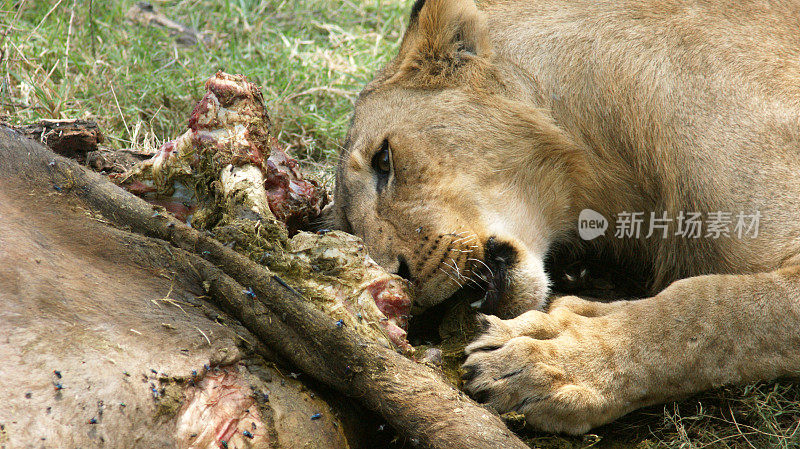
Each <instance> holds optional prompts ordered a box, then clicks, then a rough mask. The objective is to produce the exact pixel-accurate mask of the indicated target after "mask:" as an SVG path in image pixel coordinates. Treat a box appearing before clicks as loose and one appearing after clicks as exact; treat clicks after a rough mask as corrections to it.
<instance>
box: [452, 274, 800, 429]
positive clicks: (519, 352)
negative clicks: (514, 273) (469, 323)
mask: <svg viewBox="0 0 800 449" xmlns="http://www.w3.org/2000/svg"><path fill="white" fill-rule="evenodd" d="M483 322H484V325H485V328H486V330H485V333H484V334H483V335H482V336H481V337H479V338H478V339H477V340H476V341H475V342H474V343H472V344H471V345H470V346H468V347H467V349H466V352H467V354H468V358H467V361H466V363H465V364H464V379H465V386H466V388H467V390H468V391H469V392H470V393H472V394H473V395H474V397H475V398H476V399H478V400H479V401H483V402H487V403H488V404H490V405H492V406H493V407H495V408H496V409H497V410H498V411H500V412H508V411H517V412H519V413H523V414H525V416H526V418H527V420H528V422H529V423H531V424H532V425H533V426H534V427H537V428H539V429H542V430H547V431H553V432H567V433H584V432H586V431H588V430H589V429H591V428H593V427H596V426H598V425H601V424H604V423H607V422H610V421H613V420H614V419H616V418H618V417H620V416H622V415H624V414H626V413H628V412H630V411H632V410H634V409H636V408H639V407H643V406H646V405H650V404H655V403H659V402H663V401H666V400H670V399H675V398H679V397H682V396H686V395H688V394H691V393H694V392H698V391H701V390H705V389H708V388H712V387H716V386H720V385H725V384H730V383H740V382H748V381H755V380H767V379H773V378H776V377H779V376H789V375H798V374H800V267H790V268H785V269H781V270H777V271H774V272H771V273H763V274H757V275H741V276H733V275H714V276H700V277H696V278H691V279H685V280H681V281H678V282H675V283H674V284H672V285H671V286H670V287H669V288H667V289H665V290H664V291H663V292H661V293H659V294H658V295H656V296H654V297H652V298H647V299H642V300H638V301H621V302H615V303H611V304H602V303H594V302H588V301H584V300H581V299H579V298H576V297H565V298H561V299H559V300H557V301H555V302H554V303H553V305H552V306H551V308H550V311H549V312H548V313H543V312H538V311H531V312H526V313H525V314H523V315H521V316H519V317H517V318H514V319H511V320H500V319H498V318H495V317H484V318H483Z"/></svg>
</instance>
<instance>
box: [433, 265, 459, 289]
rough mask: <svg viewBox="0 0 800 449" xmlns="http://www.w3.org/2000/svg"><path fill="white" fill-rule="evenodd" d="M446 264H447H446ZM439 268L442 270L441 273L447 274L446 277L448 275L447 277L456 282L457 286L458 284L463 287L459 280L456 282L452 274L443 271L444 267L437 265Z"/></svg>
mask: <svg viewBox="0 0 800 449" xmlns="http://www.w3.org/2000/svg"><path fill="white" fill-rule="evenodd" d="M448 266H449V265H448ZM439 270H441V271H442V273H444V274H446V275H447V277H449V278H450V280H452V281H453V282H455V283H456V284H458V286H459V287H464V285H463V284H462V283H461V282H458V281H457V280H456V279H455V278H453V276H451V275H450V273H448V272H447V271H445V269H444V268H442V267H439Z"/></svg>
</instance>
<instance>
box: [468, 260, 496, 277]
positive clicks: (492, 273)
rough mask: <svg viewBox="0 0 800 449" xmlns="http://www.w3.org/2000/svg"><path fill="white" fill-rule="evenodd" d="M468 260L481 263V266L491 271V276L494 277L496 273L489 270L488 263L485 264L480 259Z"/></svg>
mask: <svg viewBox="0 0 800 449" xmlns="http://www.w3.org/2000/svg"><path fill="white" fill-rule="evenodd" d="M467 260H468V261H470V260H471V261H475V262H479V263H480V264H481V265H483V266H484V267H486V269H487V270H489V274H491V275H492V277H494V271H492V269H491V268H489V265H486V262H484V261H482V260H480V259H473V258H469V259H467Z"/></svg>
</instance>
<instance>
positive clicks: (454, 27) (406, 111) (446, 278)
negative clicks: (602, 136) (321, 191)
mask: <svg viewBox="0 0 800 449" xmlns="http://www.w3.org/2000/svg"><path fill="white" fill-rule="evenodd" d="M495 50H496V49H494V48H493V43H492V38H491V36H490V34H489V32H488V30H487V25H486V22H485V19H484V17H483V15H482V13H481V12H480V11H479V10H478V9H477V8H476V7H475V5H474V4H473V3H472V0H427V1H424V0H418V1H417V3H416V4H415V5H414V8H413V10H412V13H411V20H410V23H409V26H408V29H407V31H406V33H405V35H404V37H403V41H402V43H401V47H400V50H399V53H398V55H397V57H396V58H395V59H394V60H393V61H392V62H391V63H389V64H388V65H387V66H386V67H385V68H384V69H383V70H382V71H381V72H379V73H378V75H377V76H376V78H375V79H374V80H373V81H372V82H371V83H370V84H369V85H368V86H367V87H366V88H365V89H364V90H363V91H362V93H361V95H360V97H359V99H358V102H357V104H356V107H355V113H354V116H353V119H352V123H351V127H350V130H349V133H348V136H347V140H346V143H345V146H344V150H343V152H342V154H341V156H340V160H339V165H338V169H337V176H336V190H335V200H334V205H335V206H334V211H333V213H334V215H335V220H336V222H337V225H338V227H340V228H342V229H344V230H347V231H349V232H352V233H354V234H356V235H359V236H361V237H362V238H363V239H364V242H365V244H366V246H367V249H368V251H369V253H370V255H371V256H372V257H373V258H374V259H375V260H376V261H377V262H378V263H380V264H381V265H383V266H384V267H386V268H387V269H389V270H391V271H394V272H396V273H398V274H400V275H402V276H404V277H406V278H407V279H409V280H410V281H412V282H413V284H414V285H415V286H416V289H417V295H416V296H417V301H416V304H415V311H419V310H422V309H424V308H427V307H430V306H432V305H434V304H436V303H438V302H441V301H442V300H444V299H446V298H447V297H449V296H451V295H452V294H453V293H454V292H455V291H456V290H457V289H458V288H460V287H461V286H464V285H473V286H477V287H480V288H485V289H486V292H487V293H486V297H485V300H484V308H485V309H489V310H490V311H492V309H495V308H499V311H500V313H501V314H502V315H514V314H517V313H519V312H521V311H523V310H527V309H530V308H536V307H541V306H542V305H543V303H544V300H545V298H546V296H547V293H548V279H547V276H546V274H545V271H544V266H543V258H544V255H545V253H546V251H547V249H548V247H549V245H550V243H551V242H552V241H553V240H554V239H555V238H556V237H557V235H556V234H557V232H558V230H559V229H563V228H564V226H563V223H564V222H565V221H566V220H567V217H568V216H569V214H570V208H571V204H572V202H571V198H572V196H573V194H574V191H575V188H574V186H573V182H572V181H571V179H573V178H574V176H573V175H574V172H575V171H576V170H577V164H576V162H575V159H576V158H575V157H574V153H575V152H574V150H573V147H574V146H573V145H572V144H571V143H570V141H569V139H568V138H567V137H566V136H565V135H564V134H563V133H562V132H561V131H560V130H559V128H557V127H556V126H555V125H554V124H553V121H552V119H551V118H550V116H549V114H547V113H546V112H545V111H544V110H542V109H537V108H535V107H532V106H530V104H531V103H530V102H529V101H525V102H523V101H521V100H523V97H524V99H525V100H530V99H531V98H528V97H532V96H533V94H532V93H531V91H530V89H529V88H527V87H525V86H526V82H527V81H526V80H524V76H523V75H521V71H519V70H517V69H516V68H515V66H514V64H512V63H510V62H509V61H507V60H505V59H504V58H503V57H502V56H499V55H498V52H496V51H495Z"/></svg>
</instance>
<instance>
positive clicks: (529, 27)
mask: <svg viewBox="0 0 800 449" xmlns="http://www.w3.org/2000/svg"><path fill="white" fill-rule="evenodd" d="M798 41H800V4H798V3H796V2H781V1H743V2H702V1H685V2H681V1H622V2H596V1H568V2H564V1H546V0H542V1H487V2H481V8H480V9H478V8H476V7H475V6H474V5H473V4H472V2H471V1H470V0H428V1H427V2H426V3H425V4H424V5H423V6H422V8H421V10H420V11H419V15H418V17H416V18H415V20H413V21H412V22H411V23H410V25H409V28H408V30H407V32H406V34H405V36H404V38H403V42H402V44H401V49H400V51H399V54H398V56H397V58H396V59H395V60H394V61H392V62H391V63H390V64H389V65H387V67H386V68H384V70H383V71H381V72H380V73H379V74H378V75H377V76H376V78H375V79H374V80H373V82H371V83H370V84H369V85H368V86H367V87H366V88H365V89H364V91H363V92H362V94H361V96H360V98H359V101H358V103H357V105H356V109H355V114H354V117H353V122H352V126H351V129H350V132H349V134H348V140H347V144H346V149H345V151H344V152H343V154H342V157H341V160H340V165H339V169H338V172H337V186H336V201H335V204H336V206H335V208H334V213H335V216H336V217H337V220H338V221H339V225H340V226H342V227H344V228H346V229H349V230H351V231H352V232H355V233H357V234H358V235H361V236H362V237H363V238H364V240H365V242H366V244H367V246H368V248H369V250H370V253H371V254H372V255H373V257H375V258H376V260H377V261H378V262H379V263H382V264H384V265H385V266H387V267H389V268H394V269H397V268H398V267H399V265H400V260H401V257H400V256H402V259H404V260H406V261H407V262H408V266H409V268H410V275H411V277H412V278H413V279H414V280H415V282H416V283H417V287H418V291H419V294H420V295H419V304H418V307H419V308H424V307H427V306H430V305H432V304H435V303H436V302H439V301H441V300H443V299H444V298H446V297H448V296H449V295H451V294H452V293H453V292H454V291H455V290H456V289H457V288H458V287H459V286H460V285H461V284H464V283H468V282H471V281H475V280H476V278H478V277H480V276H482V275H484V274H485V273H483V272H482V270H485V268H483V265H482V264H483V261H482V258H483V256H484V254H483V252H484V245H485V243H486V241H487V239H488V238H489V237H496V238H499V239H501V240H503V241H505V242H508V243H509V244H511V245H512V246H513V247H514V248H515V249H516V250H517V252H518V254H519V263H518V264H517V265H516V266H515V267H514V268H513V269H512V271H511V273H510V276H509V288H508V294H507V295H505V297H504V300H503V303H502V304H501V306H502V309H501V310H502V311H503V313H505V315H507V316H511V315H516V314H519V313H521V312H523V311H525V310H529V309H537V308H539V309H540V308H542V307H543V306H544V304H546V299H547V296H548V294H549V288H548V285H549V280H548V279H547V276H546V274H545V272H544V267H543V260H544V257H545V255H546V254H547V252H548V250H550V249H551V248H552V247H553V246H554V245H556V244H569V243H570V242H579V240H578V237H577V234H576V223H577V217H578V213H579V212H580V211H581V210H583V209H585V208H591V209H593V210H595V211H598V212H600V213H602V214H603V215H605V216H606V217H614V216H616V215H617V214H619V213H620V212H623V211H627V212H633V211H643V212H645V213H646V214H649V212H655V213H657V214H660V213H662V212H667V213H668V214H669V216H671V217H673V218H674V217H676V216H677V215H678V213H679V212H681V211H684V212H694V211H699V212H703V213H704V216H705V214H707V213H709V212H713V211H728V212H731V213H733V214H734V215H735V214H736V213H738V212H744V213H748V214H749V213H754V212H756V211H758V212H760V214H761V218H760V222H759V233H758V236H757V237H756V238H747V237H746V238H736V237H731V238H718V239H712V238H705V237H701V238H697V239H692V238H684V237H680V236H675V235H669V236H668V237H667V238H665V239H662V238H649V239H648V238H639V239H617V238H614V237H613V236H607V237H606V238H600V239H598V240H595V241H593V242H592V243H591V244H592V245H594V246H597V247H602V248H604V249H605V250H608V251H609V252H611V253H613V254H615V255H616V256H617V257H619V258H622V259H626V260H629V261H631V262H633V263H638V264H642V265H646V266H647V267H649V268H650V270H651V271H652V273H653V276H652V279H651V280H650V281H651V282H650V285H651V288H652V294H653V297H651V298H647V299H642V300H639V301H630V302H621V303H613V304H610V305H603V304H593V303H588V302H585V301H582V300H579V299H577V298H565V299H561V300H558V301H556V302H555V303H554V304H553V305H552V307H551V308H550V311H549V312H548V313H547V314H544V313H542V312H538V311H532V312H527V313H525V314H523V315H521V316H519V317H518V318H515V319H512V320H508V321H502V320H499V319H494V318H492V319H490V320H489V321H487V326H488V330H487V333H486V334H485V335H484V336H482V337H481V338H480V339H479V340H478V341H477V342H476V343H475V344H474V345H472V346H471V347H470V348H469V349H468V353H469V354H470V355H469V358H468V360H467V363H466V365H465V366H466V367H467V369H468V372H470V380H469V382H468V383H467V388H468V389H469V390H470V391H471V392H473V393H474V394H476V396H478V397H480V398H482V399H485V400H486V401H487V402H489V403H490V404H492V405H494V406H495V407H497V408H498V409H499V410H500V411H508V410H517V411H520V412H523V413H525V414H526V416H527V418H528V420H529V422H531V423H532V424H533V425H535V426H537V427H539V428H542V429H546V430H552V431H564V432H571V433H580V432H585V431H587V430H589V429H590V428H591V427H594V426H597V425H600V424H603V423H606V422H609V421H611V420H613V419H615V418H617V417H619V416H621V415H622V414H624V413H627V412H629V411H630V410H633V409H635V408H637V407H641V406H644V405H648V404H653V403H657V402H660V401H664V400H667V399H671V398H675V397H679V396H683V395H686V394H690V393H693V392H696V391H700V390H702V389H706V388H710V387H713V386H716V385H722V384H727V383H732V382H744V381H753V380H761V379H771V378H775V377H778V376H789V375H792V376H794V375H797V374H798V372H800V332H798V329H800V282H799V281H798V268H797V265H798V263H799V262H800V220H798V216H799V215H800V214H799V213H798V212H800V181H798V174H800V46H798V45H797V42H798ZM384 140H386V141H387V142H388V143H389V146H390V147H391V152H392V173H391V177H390V178H389V181H388V183H387V185H386V188H384V189H383V190H382V191H380V192H378V191H377V190H376V187H375V186H376V183H375V173H374V171H373V170H372V168H371V166H370V161H371V159H372V157H373V155H374V154H375V153H376V151H378V149H379V148H380V147H381V145H382V142H383V141H384ZM673 229H674V228H673ZM644 234H646V233H643V235H644ZM420 242H428V243H424V244H420ZM434 242H435V243H434ZM680 279H683V280H680ZM676 281H677V282H676Z"/></svg>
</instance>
